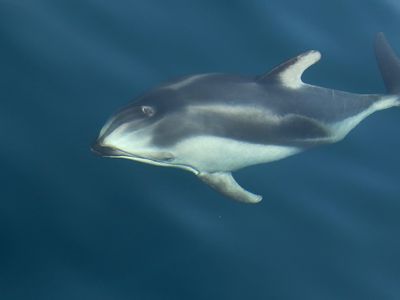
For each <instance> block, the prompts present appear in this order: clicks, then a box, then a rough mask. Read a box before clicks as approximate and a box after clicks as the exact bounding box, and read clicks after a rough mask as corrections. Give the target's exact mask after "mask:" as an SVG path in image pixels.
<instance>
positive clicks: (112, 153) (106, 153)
mask: <svg viewBox="0 0 400 300" xmlns="http://www.w3.org/2000/svg"><path fill="white" fill-rule="evenodd" d="M90 150H91V151H92V152H93V153H95V154H97V155H100V156H103V157H117V156H121V155H122V154H124V153H123V152H122V151H121V150H118V149H116V148H113V147H110V146H105V145H103V144H102V143H101V142H100V141H99V140H96V141H95V142H94V143H93V144H92V145H91V147H90Z"/></svg>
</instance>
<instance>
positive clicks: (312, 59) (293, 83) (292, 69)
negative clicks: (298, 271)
mask: <svg viewBox="0 0 400 300" xmlns="http://www.w3.org/2000/svg"><path fill="white" fill-rule="evenodd" d="M320 59H321V53H320V52H319V51H315V50H311V51H307V52H304V53H302V54H300V55H299V56H296V57H294V58H292V59H290V60H288V61H286V62H284V63H282V64H280V65H279V66H277V67H275V68H274V69H273V70H272V71H270V72H268V73H266V74H264V75H262V76H260V77H259V78H258V79H257V81H258V82H266V83H267V82H279V83H280V84H282V85H284V86H285V87H288V88H292V89H297V88H300V87H301V85H302V84H303V81H301V75H303V72H304V71H305V70H306V69H308V67H310V66H311V65H313V64H315V63H316V62H318V61H319V60H320Z"/></svg>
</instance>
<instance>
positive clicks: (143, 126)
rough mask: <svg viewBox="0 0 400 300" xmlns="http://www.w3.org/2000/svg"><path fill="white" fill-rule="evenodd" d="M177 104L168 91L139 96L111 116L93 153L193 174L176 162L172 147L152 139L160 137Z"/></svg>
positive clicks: (94, 144) (96, 142) (93, 146)
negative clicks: (178, 169)
mask: <svg viewBox="0 0 400 300" xmlns="http://www.w3.org/2000/svg"><path fill="white" fill-rule="evenodd" d="M177 101H178V99H177V98H176V95H174V94H173V93H170V92H168V91H161V92H160V91H156V92H151V93H148V94H146V95H144V96H142V97H140V98H139V99H138V100H137V101H135V102H133V103H132V104H129V105H128V106H126V107H124V108H123V109H121V110H119V111H118V112H116V113H115V114H114V115H112V116H111V117H110V119H109V120H108V121H107V122H106V124H105V125H104V126H103V128H102V129H101V131H100V134H99V136H98V138H97V140H96V141H95V142H94V143H93V145H92V151H93V152H95V153H96V154H99V155H101V156H104V157H112V158H125V159H131V160H135V161H139V162H145V163H149V164H154V165H161V166H171V167H181V168H185V169H189V170H190V171H193V170H191V169H190V167H186V166H181V165H179V164H177V163H176V160H175V158H176V157H175V154H174V153H173V150H172V148H171V147H169V146H168V145H159V144H156V143H154V140H155V138H154V137H155V136H157V135H158V134H159V131H160V128H162V126H163V123H165V120H166V119H168V118H169V116H170V115H174V112H175V111H176V110H177V107H176V106H177V105H176V104H177V103H176V102H177ZM174 123H175V122H174ZM176 126H179V124H176Z"/></svg>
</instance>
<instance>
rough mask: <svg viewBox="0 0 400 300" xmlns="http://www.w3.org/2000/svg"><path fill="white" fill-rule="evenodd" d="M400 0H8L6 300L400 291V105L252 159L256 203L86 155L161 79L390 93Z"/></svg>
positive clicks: (2, 106) (0, 181) (0, 72)
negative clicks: (285, 75)
mask: <svg viewBox="0 0 400 300" xmlns="http://www.w3.org/2000/svg"><path fill="white" fill-rule="evenodd" d="M379 31H383V32H385V33H386V35H387V38H388V39H389V41H390V42H391V44H392V45H393V46H394V48H396V49H397V50H398V51H399V53H400V2H399V1H397V0H352V1H348V0H337V1H311V0H303V1H295V0H286V1H285V0H283V1H282V0H281V1H278V0H271V1H256V0H249V1H232V0H231V1H211V0H203V1H175V0H171V1H161V0H146V1H128V0H120V1H115V2H112V1H105V0H58V1H50V0H37V1H30V0H0V54H1V55H0V125H1V126H0V140H1V147H0V154H1V155H0V167H1V170H0V299H1V300H9V299H96V300H103V299H104V300H108V299H110V300H111V299H192V300H194V299H308V300H309V299H327V300H330V299H400V238H399V234H400V155H399V153H400V109H391V110H387V111H382V112H379V113H376V114H374V115H372V116H370V117H369V118H367V119H366V120H365V121H364V122H363V123H361V124H360V125H359V126H358V127H357V128H356V129H355V130H354V131H353V132H352V133H351V134H350V135H349V136H348V137H347V138H346V139H345V140H343V141H342V142H340V143H338V144H334V145H330V146H325V147H321V148H317V149H314V150H312V151H309V152H305V153H302V154H300V155H296V156H293V157H291V158H288V159H285V160H282V161H279V162H275V163H271V164H266V165H258V166H254V167H250V168H247V169H244V170H240V171H239V172H237V173H236V175H235V176H236V177H237V179H238V180H239V182H241V184H243V186H244V187H246V188H248V189H249V190H251V191H254V192H256V193H259V194H262V195H264V200H263V201H262V202H261V203H260V204H259V205H244V204H240V203H236V202H233V201H230V200H228V199H225V198H223V197H222V196H220V195H219V194H217V193H215V192H214V191H212V190H211V189H210V188H208V187H206V186H205V185H203V184H202V183H201V182H200V181H199V180H197V179H196V178H195V176H193V175H191V174H189V173H186V172H183V171H181V170H175V169H168V168H159V167H154V166H149V165H144V164H139V163H134V162H131V161H126V160H112V159H102V158H99V157H96V156H95V155H93V154H92V153H91V152H90V150H89V145H90V143H91V142H92V141H93V140H94V139H95V137H96V135H97V134H98V132H99V130H100V128H101V126H102V125H103V123H104V121H105V120H106V119H107V117H108V116H109V115H110V114H111V113H112V112H114V111H115V110H116V109H117V108H119V107H120V106H122V105H124V104H126V103H128V102H129V101H131V100H132V99H134V97H135V95H138V94H140V93H142V92H143V91H146V90H147V89H149V88H151V87H152V86H155V85H157V84H159V83H160V82H162V81H165V80H169V79H171V78H175V77H178V76H182V75H187V74H193V73H204V72H230V73H237V74H261V73H264V72H266V71H268V70H269V69H271V68H272V67H274V66H275V65H277V64H278V63H280V62H282V61H284V60H286V59H288V58H291V57H293V56H295V55H297V54H299V53H301V52H303V51H306V50H309V49H317V50H320V51H321V52H322V55H323V57H322V60H321V62H319V63H318V64H317V65H315V66H313V67H312V68H311V69H310V70H308V71H307V72H306V74H305V77H304V79H305V80H306V81H307V82H311V83H313V84H318V85H322V86H327V87H333V88H337V89H343V90H347V91H351V92H359V93H372V92H383V91H384V88H383V84H382V80H381V78H380V75H379V72H378V70H377V67H376V62H375V58H374V55H373V51H372V41H373V38H374V35H375V33H376V32H379Z"/></svg>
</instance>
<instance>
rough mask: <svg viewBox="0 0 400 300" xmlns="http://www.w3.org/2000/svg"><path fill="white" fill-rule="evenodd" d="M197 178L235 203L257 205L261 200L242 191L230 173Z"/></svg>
mask: <svg viewBox="0 0 400 300" xmlns="http://www.w3.org/2000/svg"><path fill="white" fill-rule="evenodd" d="M197 176H198V177H199V178H200V179H201V180H202V181H203V182H205V183H206V184H208V185H209V186H210V187H212V188H213V189H215V190H216V191H218V192H220V193H221V194H223V195H225V196H227V197H230V198H232V199H234V200H236V201H240V202H245V203H257V202H260V201H261V200H262V197H261V196H260V195H255V194H252V193H250V192H248V191H246V190H245V189H243V188H242V187H241V186H240V185H239V184H238V183H237V182H236V181H235V179H234V178H233V177H232V174H231V173H224V172H218V173H200V174H198V175H197Z"/></svg>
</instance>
